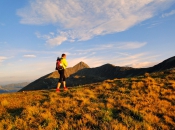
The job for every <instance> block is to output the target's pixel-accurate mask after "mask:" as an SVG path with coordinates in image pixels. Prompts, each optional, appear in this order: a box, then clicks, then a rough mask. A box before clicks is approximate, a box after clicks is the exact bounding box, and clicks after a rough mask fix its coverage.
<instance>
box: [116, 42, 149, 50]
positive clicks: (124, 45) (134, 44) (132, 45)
mask: <svg viewBox="0 0 175 130" xmlns="http://www.w3.org/2000/svg"><path fill="white" fill-rule="evenodd" d="M146 44H147V43H146V42H143V43H140V42H124V43H121V45H119V46H118V47H117V48H118V49H122V50H130V49H137V48H141V47H143V46H145V45H146Z"/></svg>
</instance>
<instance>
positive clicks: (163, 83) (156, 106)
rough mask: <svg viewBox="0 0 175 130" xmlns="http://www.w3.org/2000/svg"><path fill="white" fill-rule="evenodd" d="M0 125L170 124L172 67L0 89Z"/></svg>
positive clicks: (49, 129) (173, 125)
mask: <svg viewBox="0 0 175 130" xmlns="http://www.w3.org/2000/svg"><path fill="white" fill-rule="evenodd" d="M0 105H1V106H0V128H1V129H2V130H16V129H19V130H29V129H32V130H57V129H59V130H74V129H76V130H77V129H79V130H88V129H89V130H91V129H97V130H98V129H99V130H125V129H126V130H127V129H130V130H140V129H142V130H152V129H167V130H168V129H175V70H173V69H172V70H167V71H164V72H159V73H152V74H148V73H146V74H145V75H144V76H140V77H133V78H123V79H114V80H106V81H104V82H101V83H95V84H90V85H84V86H77V87H75V88H71V89H69V90H68V91H66V92H60V93H56V92H55V90H42V91H27V92H18V93H12V94H1V95H0Z"/></svg>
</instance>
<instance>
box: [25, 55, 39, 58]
mask: <svg viewBox="0 0 175 130" xmlns="http://www.w3.org/2000/svg"><path fill="white" fill-rule="evenodd" d="M23 57H26V58H35V57H36V56H35V55H23Z"/></svg>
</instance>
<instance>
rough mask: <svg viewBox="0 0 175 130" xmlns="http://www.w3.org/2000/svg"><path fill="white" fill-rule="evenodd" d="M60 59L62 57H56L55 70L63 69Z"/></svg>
mask: <svg viewBox="0 0 175 130" xmlns="http://www.w3.org/2000/svg"><path fill="white" fill-rule="evenodd" d="M61 59H62V58H59V57H58V58H57V62H56V68H55V70H62V69H63V66H62V64H61Z"/></svg>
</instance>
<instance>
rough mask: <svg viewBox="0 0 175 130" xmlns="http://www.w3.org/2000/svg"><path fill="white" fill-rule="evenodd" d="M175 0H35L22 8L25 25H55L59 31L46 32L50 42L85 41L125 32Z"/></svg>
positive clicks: (47, 39)
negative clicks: (99, 36)
mask: <svg viewBox="0 0 175 130" xmlns="http://www.w3.org/2000/svg"><path fill="white" fill-rule="evenodd" d="M172 3H175V2H174V0H168V1H167V0H161V1H160V0H140V1H128V0H123V1H121V0H101V1H94V0H88V1H87V0H77V1H70V0H64V1H60V0H34V1H31V2H30V5H29V6H27V7H24V8H22V9H19V10H18V11H17V14H18V15H19V16H20V17H21V21H20V22H21V23H22V24H36V25H41V24H54V25H56V26H57V27H58V26H59V28H57V32H55V33H54V34H55V35H53V34H50V33H49V32H48V34H47V35H45V38H46V42H47V43H48V44H51V45H60V44H61V43H63V42H65V41H69V42H74V41H85V40H89V39H92V38H93V37H94V36H98V35H106V34H111V33H116V32H121V31H125V30H127V29H129V28H130V27H132V26H134V25H136V24H138V23H140V22H142V21H144V20H146V19H149V18H151V17H153V16H154V15H155V14H157V13H158V11H160V10H163V9H166V8H167V7H169V6H170V5H171V4H172Z"/></svg>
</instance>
